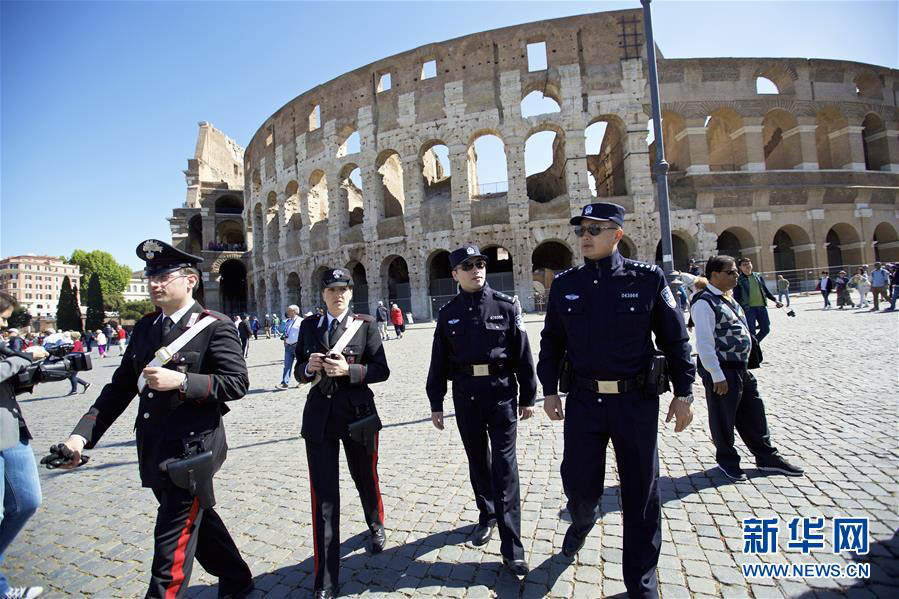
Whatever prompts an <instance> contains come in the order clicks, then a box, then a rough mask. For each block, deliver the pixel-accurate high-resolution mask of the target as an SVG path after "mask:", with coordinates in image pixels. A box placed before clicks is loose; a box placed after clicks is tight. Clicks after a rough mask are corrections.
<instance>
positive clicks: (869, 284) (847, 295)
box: [815, 262, 899, 312]
mask: <svg viewBox="0 0 899 599" xmlns="http://www.w3.org/2000/svg"><path fill="white" fill-rule="evenodd" d="M815 290H816V291H818V292H820V293H821V297H822V298H824V307H823V309H824V310H830V309H832V308H833V304H831V302H830V295H831V294H832V293H835V294H836V303H837V309H838V310H842V309H843V308H846V307H849V308H855V309H859V310H861V309H864V308H869V306H870V308H869V311H871V312H877V311H879V310H880V309H881V308H880V301H881V300H883V302H884V304H886V303H889V306H888V307H885V308H883V311H884V312H892V311H894V310H896V299H897V298H899V263H893V264H890V263H887V264H882V263H880V262H875V263H874V269H873V270H871V271H870V272H869V271H868V265H867V264H863V265H862V266H860V267H858V270H857V271H856V272H855V273H854V274H853V275H851V276H850V275H849V274H848V273H847V272H846V271H845V270H840V271H839V272H838V273H837V275H836V276H831V274H830V272H829V271H826V270H822V271H821V276H820V278H819V279H818V282H817V284H816V286H815ZM853 292H855V293H854V294H857V295H858V297H857V298H856V299H855V301H853V295H854V294H853ZM868 293H870V294H871V295H872V299H873V304H874V305H873V306H871V302H869V301H868Z"/></svg>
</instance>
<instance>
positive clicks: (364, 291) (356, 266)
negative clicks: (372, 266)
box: [346, 260, 372, 314]
mask: <svg viewBox="0 0 899 599" xmlns="http://www.w3.org/2000/svg"><path fill="white" fill-rule="evenodd" d="M346 270H348V271H349V273H350V277H352V279H353V301H352V309H353V312H355V313H356V314H371V312H372V310H371V307H370V306H369V305H368V274H367V273H366V271H365V265H364V264H362V263H361V262H359V261H358V260H351V261H350V262H348V263H347V265H346Z"/></svg>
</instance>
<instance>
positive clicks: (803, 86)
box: [170, 10, 899, 319]
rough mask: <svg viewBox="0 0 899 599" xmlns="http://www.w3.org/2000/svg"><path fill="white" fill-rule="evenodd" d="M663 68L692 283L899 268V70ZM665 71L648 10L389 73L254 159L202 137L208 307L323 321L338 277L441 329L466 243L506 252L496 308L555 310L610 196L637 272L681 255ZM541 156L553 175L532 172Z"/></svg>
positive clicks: (184, 235) (263, 132)
mask: <svg viewBox="0 0 899 599" xmlns="http://www.w3.org/2000/svg"><path fill="white" fill-rule="evenodd" d="M657 59H658V69H659V84H660V94H661V99H662V128H663V140H664V145H665V152H666V157H667V160H668V161H669V163H670V164H671V173H670V195H671V223H672V230H673V237H674V239H673V242H674V261H675V267H681V268H682V267H683V266H684V265H685V263H686V261H687V260H688V258H689V257H704V256H707V255H709V254H711V253H714V252H716V251H722V252H726V253H729V254H733V255H744V256H749V257H751V258H752V260H753V262H754V263H755V265H756V270H760V271H767V272H773V271H777V272H781V273H784V274H786V275H787V276H788V278H790V279H792V280H794V281H796V284H797V286H798V287H802V286H804V285H806V284H810V281H809V280H808V279H809V278H810V277H811V276H813V275H812V274H811V273H812V272H813V271H814V272H817V271H819V270H820V269H822V268H834V267H837V266H841V265H845V266H848V265H856V264H861V263H871V262H874V261H875V260H888V261H895V260H899V239H897V220H899V219H897V214H899V213H897V198H899V194H897V190H899V136H897V129H899V118H897V117H899V111H897V96H899V71H896V70H894V69H888V68H884V67H880V66H875V65H869V64H860V63H856V62H849V61H840V60H819V59H807V58H702V59H671V60H669V59H665V58H664V56H663V54H662V51H661V49H659V48H657ZM647 68H648V67H647V62H646V51H645V43H644V39H643V22H642V13H641V11H640V10H626V11H616V12H603V13H595V14H587V15H582V16H576V17H570V18H562V19H554V20H548V21H541V22H536V23H528V24H525V25H518V26H514V27H507V28H503V29H497V30H493V31H486V32H482V33H476V34H473V35H468V36H465V37H460V38H457V39H453V40H449V41H445V42H440V43H434V44H429V45H426V46H422V47H420V48H416V49H414V50H410V51H408V52H405V53H402V54H398V55H396V56H391V57H389V58H384V59H382V60H379V61H377V62H374V63H372V64H369V65H366V66H364V67H361V68H359V69H356V70H355V71H352V72H349V73H346V74H344V75H341V76H339V77H337V78H335V79H333V80H332V81H329V82H327V83H324V84H322V85H320V86H318V87H316V88H314V89H311V90H309V91H307V92H305V93H303V94H301V95H300V96H298V97H296V98H295V99H293V100H291V101H290V102H288V103H287V104H286V105H285V106H284V107H282V108H281V109H280V110H278V111H277V112H276V113H275V114H273V115H272V116H271V117H269V118H268V119H267V120H266V121H265V122H264V123H263V124H262V126H261V127H260V128H259V129H258V131H257V132H256V134H255V135H254V136H253V138H252V139H251V140H250V143H249V145H248V147H247V148H246V150H245V151H244V150H243V149H242V148H241V147H240V146H239V145H238V144H236V143H235V142H234V141H233V140H231V139H229V138H228V137H226V136H225V135H224V134H223V133H222V132H220V131H218V130H216V129H215V128H213V127H212V126H211V125H209V124H207V123H200V134H199V137H198V141H197V148H196V154H195V157H194V158H193V159H191V160H189V161H188V169H187V171H185V174H186V176H187V183H188V192H187V202H186V203H185V205H184V207H183V208H178V209H176V210H174V212H173V216H172V218H171V219H170V222H171V229H172V237H173V241H174V243H175V244H177V245H179V246H180V247H183V248H185V249H189V250H193V251H198V252H202V254H203V255H204V256H205V257H206V262H205V264H204V267H205V272H204V296H205V297H204V299H205V301H206V303H207V304H208V305H209V306H211V307H216V308H219V309H223V310H227V311H231V312H234V311H238V310H240V311H243V310H249V311H254V312H258V313H264V312H282V313H283V311H284V309H285V307H286V306H287V305H288V304H291V303H296V304H298V305H300V306H301V307H302V308H303V309H304V310H306V309H310V308H312V307H314V306H315V305H317V304H318V303H319V294H318V279H319V277H320V274H321V272H322V270H323V269H324V268H326V267H329V266H342V267H345V268H347V269H349V270H350V271H352V273H353V277H354V280H355V282H356V289H355V294H354V304H355V305H354V309H355V310H356V311H357V312H370V311H371V309H372V304H374V303H375V302H376V301H377V300H379V299H382V300H389V301H391V302H397V303H398V304H399V305H400V306H401V307H403V308H404V309H405V311H407V312H411V313H412V314H413V315H414V317H415V318H416V319H429V318H431V317H432V316H433V315H434V314H435V313H436V310H437V309H438V308H439V307H440V305H442V304H443V303H444V302H445V301H446V300H447V299H448V298H449V297H450V296H451V295H452V294H453V293H454V291H455V288H454V285H453V282H452V279H451V277H450V272H449V262H448V250H451V249H453V248H455V247H457V246H458V245H460V244H462V243H463V242H474V243H477V244H479V245H480V246H481V247H482V248H486V252H485V253H487V254H488V257H489V265H488V272H489V273H490V274H489V277H488V278H489V280H490V283H491V285H492V286H493V287H494V288H497V289H500V290H503V291H505V292H507V293H515V294H517V295H518V296H519V297H520V298H521V300H522V304H523V306H524V308H525V310H534V309H538V310H539V309H540V308H541V307H542V302H543V298H544V297H545V292H546V289H547V288H548V287H549V286H550V285H551V284H552V277H553V273H554V272H557V271H559V270H560V269H564V268H567V267H569V266H571V265H572V264H576V263H577V262H578V260H579V256H578V249H577V244H576V243H575V238H574V237H573V234H572V231H571V227H569V226H568V219H569V218H570V216H571V215H573V214H576V213H579V212H580V209H581V207H582V206H583V205H584V204H586V203H588V202H590V201H591V200H592V199H593V198H595V197H599V198H603V199H604V200H607V201H612V202H616V203H618V204H622V205H623V206H625V207H626V208H627V211H628V218H627V223H626V227H625V232H626V234H627V235H626V237H625V239H624V242H623V244H622V247H621V251H622V253H623V254H625V255H628V256H630V257H633V258H636V259H640V260H648V261H653V260H657V259H658V258H659V256H660V243H659V239H660V233H659V218H658V200H657V198H656V193H655V183H654V181H655V178H654V173H653V162H654V159H653V158H654V154H655V150H654V145H655V142H654V141H652V139H651V137H652V136H651V135H649V130H650V129H651V122H650V115H651V110H650V106H649V102H650V100H649V89H648V85H647V72H648V71H647ZM540 138H542V139H543V140H544V146H543V147H544V149H545V153H546V154H547V156H546V159H545V164H544V165H543V168H539V169H538V170H534V168H527V165H526V164H525V162H526V148H529V144H530V143H531V142H532V141H533V140H536V139H540ZM549 138H551V142H549V141H547V140H548V139H549ZM488 141H489V142H490V143H489V144H488V143H487V142H488ZM482 148H490V149H491V151H492V152H494V153H495V154H498V155H497V156H494V157H493V161H494V165H495V164H499V165H500V166H499V169H500V172H501V173H503V175H502V176H500V177H496V176H494V177H490V178H492V179H495V180H487V181H485V180H484V179H485V177H484V175H481V174H480V173H479V170H481V169H482V168H485V167H484V164H486V163H485V162H484V160H482V159H483V156H480V155H479V152H483V151H484V150H482ZM479 175H480V176H479ZM502 179H504V180H502ZM795 288H796V287H794V289H795Z"/></svg>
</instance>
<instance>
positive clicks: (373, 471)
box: [371, 433, 384, 524]
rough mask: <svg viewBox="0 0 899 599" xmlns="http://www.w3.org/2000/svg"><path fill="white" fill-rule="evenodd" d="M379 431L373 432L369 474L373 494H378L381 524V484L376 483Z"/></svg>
mask: <svg viewBox="0 0 899 599" xmlns="http://www.w3.org/2000/svg"><path fill="white" fill-rule="evenodd" d="M380 434H381V433H375V452H374V453H373V454H372V456H371V474H372V476H373V477H374V479H375V494H376V495H377V496H378V516H379V517H380V518H381V524H384V502H383V501H381V485H380V484H379V483H378V441H379V439H378V437H379V436H380Z"/></svg>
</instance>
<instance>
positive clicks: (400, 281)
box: [381, 256, 412, 314]
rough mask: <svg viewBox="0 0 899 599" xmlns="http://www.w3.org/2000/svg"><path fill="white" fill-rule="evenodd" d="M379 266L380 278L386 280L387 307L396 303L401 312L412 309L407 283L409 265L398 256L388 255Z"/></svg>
mask: <svg viewBox="0 0 899 599" xmlns="http://www.w3.org/2000/svg"><path fill="white" fill-rule="evenodd" d="M382 264H383V265H382V267H381V279H382V280H386V282H387V285H386V288H387V301H388V302H389V304H388V306H387V308H388V309H390V307H391V306H392V304H397V306H399V308H400V310H402V311H403V314H405V313H406V312H411V311H412V287H411V285H410V284H409V266H408V265H407V264H406V261H405V260H404V259H403V258H401V257H400V256H390V257H388V258H386V259H385V260H384V262H383V263H382Z"/></svg>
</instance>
